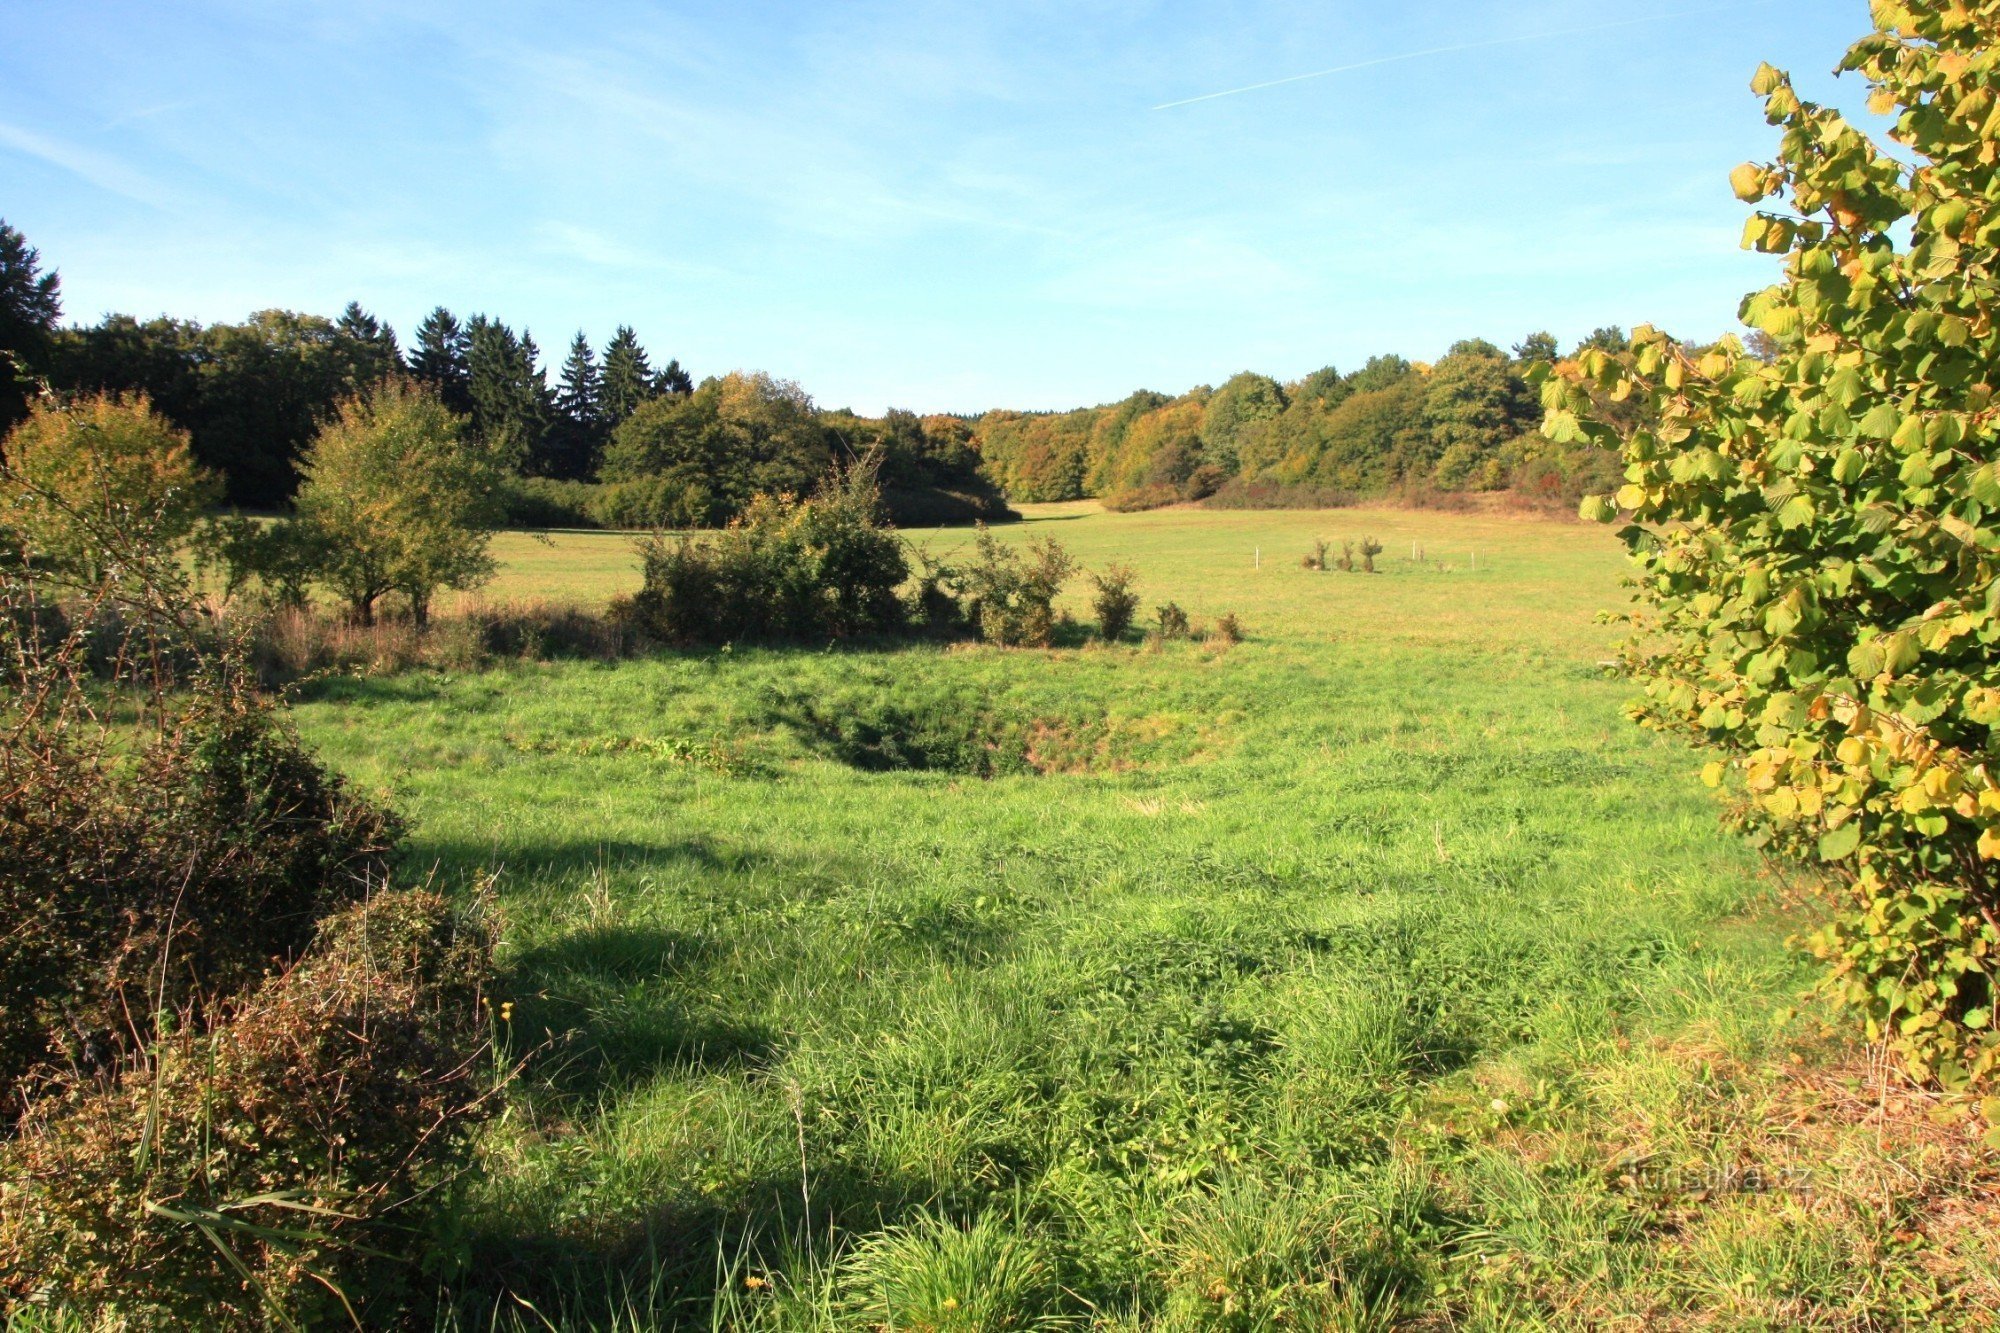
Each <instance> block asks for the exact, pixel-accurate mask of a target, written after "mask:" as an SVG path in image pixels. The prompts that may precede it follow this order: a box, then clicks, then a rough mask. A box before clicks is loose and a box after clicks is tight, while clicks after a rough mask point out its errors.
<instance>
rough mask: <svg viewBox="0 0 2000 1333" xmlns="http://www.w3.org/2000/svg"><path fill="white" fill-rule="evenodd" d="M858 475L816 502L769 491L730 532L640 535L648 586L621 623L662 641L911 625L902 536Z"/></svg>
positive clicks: (823, 634) (792, 636) (834, 634)
mask: <svg viewBox="0 0 2000 1333" xmlns="http://www.w3.org/2000/svg"><path fill="white" fill-rule="evenodd" d="M875 501H876V492H875V488H874V485H873V483H872V482H871V481H869V480H868V479H867V478H866V477H864V476H862V475H860V474H854V475H851V476H850V477H849V478H848V479H847V480H845V481H844V482H841V483H839V484H830V485H828V486H826V487H824V488H822V490H821V491H820V493H819V494H818V495H815V496H814V497H813V498H811V499H809V500H794V499H791V498H790V497H786V496H759V497H758V498H757V499H756V500H753V501H752V502H751V504H750V506H749V508H748V509H747V510H746V511H745V513H744V514H743V516H742V517H741V518H740V519H737V520H736V521H735V522H733V523H731V524H730V525H729V527H727V528H725V529H723V530H722V531H721V532H717V533H712V534H706V535H702V536H691V537H681V538H669V537H666V536H663V535H660V534H657V533H656V534H654V535H652V536H650V537H647V538H644V539H642V540H641V542H640V544H639V550H640V554H641V557H642V558H643V560H644V568H645V573H644V584H643V586H642V587H641V589H640V591H639V592H638V594H637V595H636V596H634V597H633V598H632V599H631V601H630V602H629V603H625V604H621V605H620V607H619V608H618V619H619V621H620V623H621V625H622V627H623V628H625V629H627V630H630V631H636V632H638V633H642V634H644V635H647V636H649V637H651V638H653V639H656V640H658V641H660V642H662V643H671V644H690V643H727V642H733V641H736V640H739V639H770V640H785V639H789V640H813V639H840V638H849V637H853V636H855V635H862V634H880V633H887V632H890V631H894V630H896V629H900V628H902V627H903V626H904V624H905V623H906V613H905V608H904V606H903V603H902V602H901V601H900V600H899V599H898V597H897V590H898V589H899V588H900V587H901V586H902V584H903V582H904V580H905V579H907V578H908V577H909V563H908V561H907V560H906V559H905V557H904V553H903V543H902V540H901V539H900V538H899V537H897V536H896V534H895V533H894V532H892V531H891V530H889V529H888V528H886V527H883V526H882V525H881V524H880V523H879V522H878V520H877V516H876V507H875Z"/></svg>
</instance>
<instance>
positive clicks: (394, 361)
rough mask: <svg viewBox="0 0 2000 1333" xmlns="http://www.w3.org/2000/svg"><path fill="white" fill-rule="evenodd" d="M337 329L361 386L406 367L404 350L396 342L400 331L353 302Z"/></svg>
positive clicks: (341, 318)
mask: <svg viewBox="0 0 2000 1333" xmlns="http://www.w3.org/2000/svg"><path fill="white" fill-rule="evenodd" d="M334 328H335V329H336V330H337V331H338V332H339V334H340V337H341V338H342V339H343V340H345V341H346V342H347V344H348V352H349V356H350V360H351V361H352V363H353V378H354V380H355V382H356V383H357V384H369V383H373V382H374V381H376V380H379V379H383V378H386V377H387V376H389V375H392V374H394V373H395V372H396V371H399V370H402V369H403V368H404V367H403V349H402V348H401V347H399V346H398V345H397V343H396V330H395V329H393V328H391V327H390V326H389V325H387V324H385V323H383V322H382V321H381V320H379V319H377V318H375V316H373V315H371V314H369V313H368V312H367V311H366V310H363V309H362V308H361V302H359V301H349V302H348V303H347V309H345V310H343V311H341V312H340V319H339V320H338V321H336V323H335V325H334Z"/></svg>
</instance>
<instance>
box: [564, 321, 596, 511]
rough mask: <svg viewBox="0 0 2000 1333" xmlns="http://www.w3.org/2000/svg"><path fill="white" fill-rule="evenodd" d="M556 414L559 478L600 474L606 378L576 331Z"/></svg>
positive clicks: (587, 345) (580, 334)
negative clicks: (598, 467)
mask: <svg viewBox="0 0 2000 1333" xmlns="http://www.w3.org/2000/svg"><path fill="white" fill-rule="evenodd" d="M556 412H557V414H558V426H559V429H560V433H561V435H562V448H561V449H560V451H559V453H560V455H561V457H560V460H559V461H560V465H561V466H560V469H559V471H558V475H560V476H567V477H587V476H589V475H591V473H593V472H595V471H596V470H597V456H598V454H599V453H600V452H601V451H602V450H603V448H604V437H605V434H606V431H605V425H604V374H603V372H602V371H601V370H599V369H598V365H597V357H596V355H595V354H594V353H593V352H592V351H591V350H590V339H588V338H586V337H584V335H583V332H582V330H580V329H579V330H578V331H577V335H576V337H575V338H573V339H571V340H570V345H569V358H568V359H567V360H565V361H564V362H563V368H562V382H561V385H560V387H559V388H558V389H557V390H556Z"/></svg>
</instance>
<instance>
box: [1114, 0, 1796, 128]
mask: <svg viewBox="0 0 2000 1333" xmlns="http://www.w3.org/2000/svg"><path fill="white" fill-rule="evenodd" d="M1783 2H1784V0H1740V3H1737V4H1733V5H1723V6H1716V7H1711V8H1708V9H1681V10H1676V11H1674V12H1673V13H1671V14H1645V15H1642V16H1640V17H1638V18H1629V19H1615V20H1613V21H1612V22H1609V23H1590V24H1585V25H1584V26H1582V27H1579V28H1557V29H1555V30H1554V31H1552V32H1529V33H1521V34H1519V35H1518V36H1514V37H1494V38H1490V39H1488V40H1486V41H1483V42H1455V43H1453V44H1452V45H1450V46H1427V47H1425V48H1423V49H1422V50H1420V51H1401V52H1398V53H1397V54H1395V55H1389V56H1376V57H1375V58H1373V59H1372V60H1357V61H1355V62H1354V63H1352V64H1348V65H1335V66H1333V67H1332V68H1331V69H1316V70H1314V71H1312V72H1311V73H1310V74H1292V75H1287V76H1286V77H1285V78H1282V79H1267V80H1265V81H1264V82H1263V83H1246V84H1244V85H1243V86H1242V87H1241V88H1224V89H1223V90H1222V91H1221V92H1218V93H1203V94H1201V95H1200V96H1199V97H1183V98H1180V99H1179V100H1177V101H1172V102H1161V103H1160V104H1159V105H1157V106H1155V107H1154V108H1153V110H1155V111H1171V110H1173V109H1174V108H1175V107H1182V106H1193V105H1194V104H1195V103H1197V102H1213V101H1215V100H1216V99H1217V98H1220V97H1235V96H1237V95H1239V94H1241V93H1259V92H1263V91H1264V90H1265V89H1267V88H1282V87H1284V86H1285V85H1286V84H1291V83H1305V82H1308V81H1309V80H1312V79H1324V78H1327V77H1329V76H1330V75H1334V74H1352V73H1354V72H1355V71H1357V70H1364V69H1374V68H1375V67H1377V66H1378V65H1396V64H1401V63H1403V62H1404V61H1408V60H1424V59H1427V58H1429V57H1431V56H1447V55H1456V54H1458V53H1459V52H1462V51H1489V50H1492V49H1493V48H1494V47H1499V46H1521V45H1524V44H1526V43H1528V42H1547V41H1554V40H1555V39H1556V38H1558V37H1581V36H1584V35H1585V34H1587V33H1593V32H1610V31H1612V30H1613V29H1616V28H1632V27H1637V26H1639V25H1640V24H1644V23H1666V22H1668V21H1669V20H1672V19H1688V18H1700V17H1702V16H1704V15H1709V14H1735V13H1740V12H1742V11H1743V10H1745V9H1762V8H1765V7H1766V6H1769V5H1774V4H1780V3H1783Z"/></svg>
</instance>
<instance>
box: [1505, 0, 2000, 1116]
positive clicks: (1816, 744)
mask: <svg viewBox="0 0 2000 1333" xmlns="http://www.w3.org/2000/svg"><path fill="white" fill-rule="evenodd" d="M1873 9H1874V16H1875V22H1876V26H1877V30H1876V31H1875V32H1873V33H1872V34H1870V35H1869V36H1867V37H1864V38H1863V39H1862V40H1861V41H1859V42H1858V43H1856V44H1855V45H1854V46H1853V47H1852V49H1851V50H1849V52H1848V53H1847V55H1846V57H1845V59H1844V60H1843V61H1842V66H1841V67H1842V69H1843V71H1847V72H1855V73H1859V74H1861V75H1862V76H1863V77H1864V78H1865V79H1866V80H1867V81H1868V83H1869V85H1870V95H1869V99H1868V103H1869V107H1870V110H1871V111H1873V112H1874V113H1875V114H1877V115H1882V116H1893V117H1894V118H1895V123H1894V129H1893V130H1892V131H1891V137H1892V138H1893V139H1894V140H1895V142H1896V144H1897V145H1898V147H1897V148H1896V150H1895V151H1894V153H1893V154H1892V153H1891V152H1889V151H1885V150H1884V149H1883V148H1881V147H1880V146H1878V145H1877V144H1876V143H1874V142H1873V141H1871V140H1870V139H1869V137H1868V136H1867V135H1865V134H1864V133H1862V132H1861V131H1860V130H1858V129H1856V128H1855V127H1854V126H1853V125H1851V124H1850V123H1849V122H1848V121H1846V120H1845V119H1844V118H1843V117H1841V116H1840V115H1839V114H1838V113H1836V112H1834V111H1832V110H1829V109H1827V108H1824V107H1821V106H1817V105H1814V104H1813V103H1810V102H1806V101H1803V100H1802V99H1801V98H1800V97H1799V96H1798V94H1797V93H1796V92H1795V91H1794V89H1793V87H1792V83H1791V80H1790V79H1789V78H1788V77H1787V76H1786V75H1784V74H1782V73H1780V72H1779V71H1777V70H1775V69H1772V68H1771V67H1769V66H1764V67H1762V68H1761V69H1759V70H1758V72H1757V75H1756V78H1755V79H1754V81H1753V83H1752V87H1753V89H1754V90H1755V91H1756V92H1757V93H1759V94H1760V95H1762V96H1763V97H1764V98H1765V99H1766V100H1765V109H1766V113H1767V117H1768V119H1769V121H1770V123H1771V124H1773V125H1775V126H1778V127H1780V128H1781V129H1782V131H1783V139H1782V143H1781V146H1780V150H1779V154H1778V157H1777V159H1776V160H1775V161H1774V162H1771V163H1766V164H1753V163H1746V164H1745V165H1743V166H1740V167H1738V168H1737V169H1736V170H1735V172H1734V173H1733V174H1732V177H1731V180H1732V183H1733V185H1734V187H1735V189H1736V191H1737V193H1738V194H1739V195H1740V196H1741V197H1742V198H1743V199H1745V200H1746V201H1750V202H1758V201H1763V200H1772V201H1774V203H1773V205H1772V206H1771V207H1768V208H1766V209H1764V210H1762V211H1760V212H1758V213H1757V214H1756V216H1754V217H1753V218H1751V219H1750V222H1749V224H1748V226H1747V228H1746V231H1745V244H1746V246H1748V247H1750V248H1753V249H1756V250H1759V251H1761V252H1764V253H1766V254H1774V255H1783V256H1785V269H1784V274H1783V279H1782V281H1780V282H1779V283H1778V284H1776V285H1774V286H1772V287H1769V288H1767V289H1765V290H1763V291H1759V292H1756V293H1754V294H1752V295H1751V296H1749V297H1747V298H1746V299H1745V301H1744V303H1743V307H1742V318H1743V320H1744V322H1745V323H1746V324H1749V325H1750V326H1752V327H1753V328H1755V329H1757V330H1760V331H1761V332H1762V333H1763V334H1764V335H1767V336H1768V340H1769V344H1768V350H1767V351H1766V355H1765V357H1764V358H1760V357H1758V356H1754V355H1751V354H1749V353H1747V352H1746V351H1745V349H1744V347H1743V346H1742V345H1741V344H1740V343H1739V342H1738V341H1737V340H1736V339H1734V338H1725V339H1724V340H1723V341H1722V342H1720V343H1718V344H1717V345H1715V346H1714V347H1711V348H1707V349H1691V348H1688V347H1685V346H1682V345H1681V344H1678V343H1676V342H1674V341H1673V340H1672V339H1670V338H1668V337H1666V336H1665V335H1664V334H1661V333H1659V332H1657V331H1655V330H1651V329H1641V330H1639V331H1638V332H1637V334H1636V335H1635V337H1634V338H1633V340H1632V342H1631V345H1630V348H1629V350H1628V351H1626V352H1625V353H1624V354H1622V355H1614V354H1610V353H1607V352H1604V351H1601V350H1590V351H1586V352H1584V353H1583V354H1581V355H1580V356H1578V357H1577V358H1576V359H1574V360H1571V361H1566V362H1563V363H1561V364H1559V365H1557V366H1556V367H1555V368H1554V371H1553V373H1552V374H1548V375H1547V376H1546V378H1545V382H1544V385H1543V402H1544V404H1545V406H1546V407H1547V408H1548V421H1547V426H1546V428H1545V429H1546V432H1547V433H1548V434H1549V435H1550V437H1551V438H1553V439H1554V440H1556V441H1558V442H1563V443H1567V442H1573V441H1580V440H1587V441H1591V442H1595V443H1599V444H1603V445H1607V446H1617V447H1622V450H1623V456H1624V461H1625V485H1624V486H1623V487H1622V488H1621V489H1620V490H1619V491H1618V493H1617V495H1616V496H1615V497H1612V498H1594V499H1592V500H1588V501H1586V502H1585V503H1584V505H1583V513H1584V516H1585V517H1586V518H1593V517H1594V518H1598V519H1601V520H1606V521H1609V520H1611V519H1612V518H1614V517H1615V515H1616V513H1617V512H1618V511H1620V510H1623V511H1629V513H1630V516H1631V517H1630V522H1629V523H1628V524H1627V526H1626V527H1625V528H1624V529H1623V531H1622V536H1623V538H1624V541H1625V543H1626V544H1627V546H1628V547H1630V549H1631V552H1632V558H1633V562H1634V565H1635V573H1634V575H1633V579H1632V582H1633V586H1634V587H1635V589H1636V591H1637V594H1638V601H1639V606H1638V608H1637V609H1636V610H1635V611H1633V612H1632V613H1631V614H1630V616H1629V621H1630V624H1631V627H1632V631H1633V633H1632V637H1631V639H1630V640H1629V642H1628V643H1627V645H1626V647H1625V650H1624V652H1625V661H1626V663H1627V665H1628V666H1629V668H1630V670H1631V672H1632V674H1633V675H1634V676H1635V677H1636V678H1637V679H1638V680H1639V681H1640V682H1642V683H1643V685H1644V695H1643V697H1642V698H1641V699H1639V700H1638V701H1637V702H1636V703H1635V705H1634V713H1635V716H1636V717H1637V718H1638V720H1639V721H1640V722H1642V723H1644V724H1645V725H1647V726H1651V727H1655V728H1659V729H1662V730H1667V731H1672V732H1677V733H1680V734H1683V735H1687V736H1689V737H1691V738H1693V739H1694V740H1695V741H1697V742H1698V743H1700V744H1702V745H1705V746H1708V747H1711V748H1712V749H1714V750H1715V751H1717V752H1718V753H1719V756H1720V757H1719V758H1718V759H1717V760H1716V761H1715V762H1714V763H1711V764H1710V765H1708V768H1707V770H1706V771H1705V774H1704V776H1705V778H1706V780H1707V781H1709V782H1710V783H1711V784H1715V785H1719V786H1724V787H1726V788H1727V789H1728V790H1729V791H1730V792H1731V793H1732V794H1733V802H1732V812H1733V818H1734V819H1735V820H1736V821H1737V822H1738V823H1740V825H1741V826H1742V827H1743V828H1745V829H1746V830H1747V831H1748V832H1749V834H1750V835H1751V836H1752V837H1753V838H1754V839H1755V840H1756V842H1757V843H1758V844H1759V845H1760V846H1762V847H1764V848H1766V849H1767V850H1768V851H1769V852H1770V853H1772V854H1774V855H1781V856H1785V857H1790V858H1796V859H1800V860H1803V861H1806V862H1810V863H1812V864H1813V865H1816V866H1817V867H1819V868H1820V870H1821V871H1822V872H1823V874H1824V876H1825V878H1826V879H1827V881H1828V882H1829V884H1830V885H1832V886H1834V887H1835V888H1836V889H1837V890H1842V892H1840V893H1839V899H1838V902H1837V905H1836V909H1835V911H1834V912H1833V914H1832V917H1831V920H1830V921H1829V922H1828V923H1827V925H1826V926H1825V927H1824V928H1823V929H1821V930H1820V931H1818V932H1817V933H1816V934H1814V935H1813V936H1812V937H1811V939H1810V941H1809V944H1810V947H1811V948H1812V950H1813V951H1814V952H1815V953H1816V954H1817V955H1818V956H1820V957H1821V958H1823V959H1825V960H1826V961H1827V962H1828V963H1829V964H1831V966H1832V973H1831V976H1830V978H1829V979H1828V985H1829V986H1830V988H1831V990H1832V991H1833V993H1835V994H1836V995H1837V996H1839V997H1840V998H1841V999H1842V1000H1844V1001H1846V1002H1847V1003H1848V1004H1850V1005H1852V1006H1854V1007H1855V1008H1857V1009H1858V1010H1859V1011H1860V1013H1861V1014H1862V1015H1863V1016H1864V1018H1865V1021H1866V1027H1867V1031H1868V1034H1869V1036H1870V1038H1871V1039H1875V1038H1882V1039H1886V1040H1887V1041H1888V1042H1889V1043H1891V1044H1892V1045H1893V1047H1894V1048H1895V1049H1896V1051H1897V1052H1898V1053H1899V1054H1900V1056H1901V1057H1902V1059H1903V1060H1904V1062H1905V1063H1906V1064H1907V1066H1908V1067H1909V1069H1910V1070H1911V1071H1912V1072H1913V1073H1915V1074H1918V1075H1922V1076H1932V1077H1936V1078H1939V1079H1941V1080H1943V1081H1944V1082H1945V1083H1947V1084H1948V1085H1957V1084H1963V1083H1967V1082H1971V1081H1975V1080H1978V1079H1981V1078H1983V1077H1987V1076H1990V1075H1991V1074H1992V1072H1993V1071H1994V1069H1995V1066H1996V1063H1997V1062H2000V1038H1996V1036H1995V1014H1994V1006H1995V999H1996V969H2000V890H1996V875H1995V867H1996V862H2000V754H1996V745H1995V734H1994V726H1995V724H1996V723H2000V654H1996V644H2000V577H1996V575H2000V453H1997V452H1996V448H1995V444H1996V429H2000V405H1996V403H1995V398H1994V391H1995V374H1996V367H2000V327H1996V324H1995V297H1996V289H1997V288H2000V6H1996V5H1994V4H1992V3H1980V4H1975V5H1952V6H1934V5H1906V4H1897V3H1888V2H1884V0H1878V3H1876V4H1875V5H1874V7H1873ZM1593 396H1597V398H1598V401H1600V402H1602V401H1605V400H1607V399H1608V400H1609V401H1611V402H1613V403H1626V402H1629V401H1631V400H1634V399H1636V400H1638V401H1639V402H1640V403H1641V404H1642V405H1643V406H1645V407H1647V408H1649V409H1651V414H1652V417H1651V419H1652V420H1654V421H1656V422H1657V424H1654V425H1645V426H1641V427H1639V428H1635V429H1631V430H1630V431H1629V433H1625V434H1623V436H1622V438H1621V432H1619V431H1618V429H1617V428H1616V427H1615V426H1614V424H1612V422H1611V421H1610V420H1609V419H1607V418H1608V414H1607V413H1604V412H1601V411H1599V412H1593V411H1592V407H1591V403H1592V399H1593ZM1647 416H1648V414H1647V413H1641V414H1640V418H1641V419H1642V420H1644V419H1646V418H1647Z"/></svg>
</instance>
